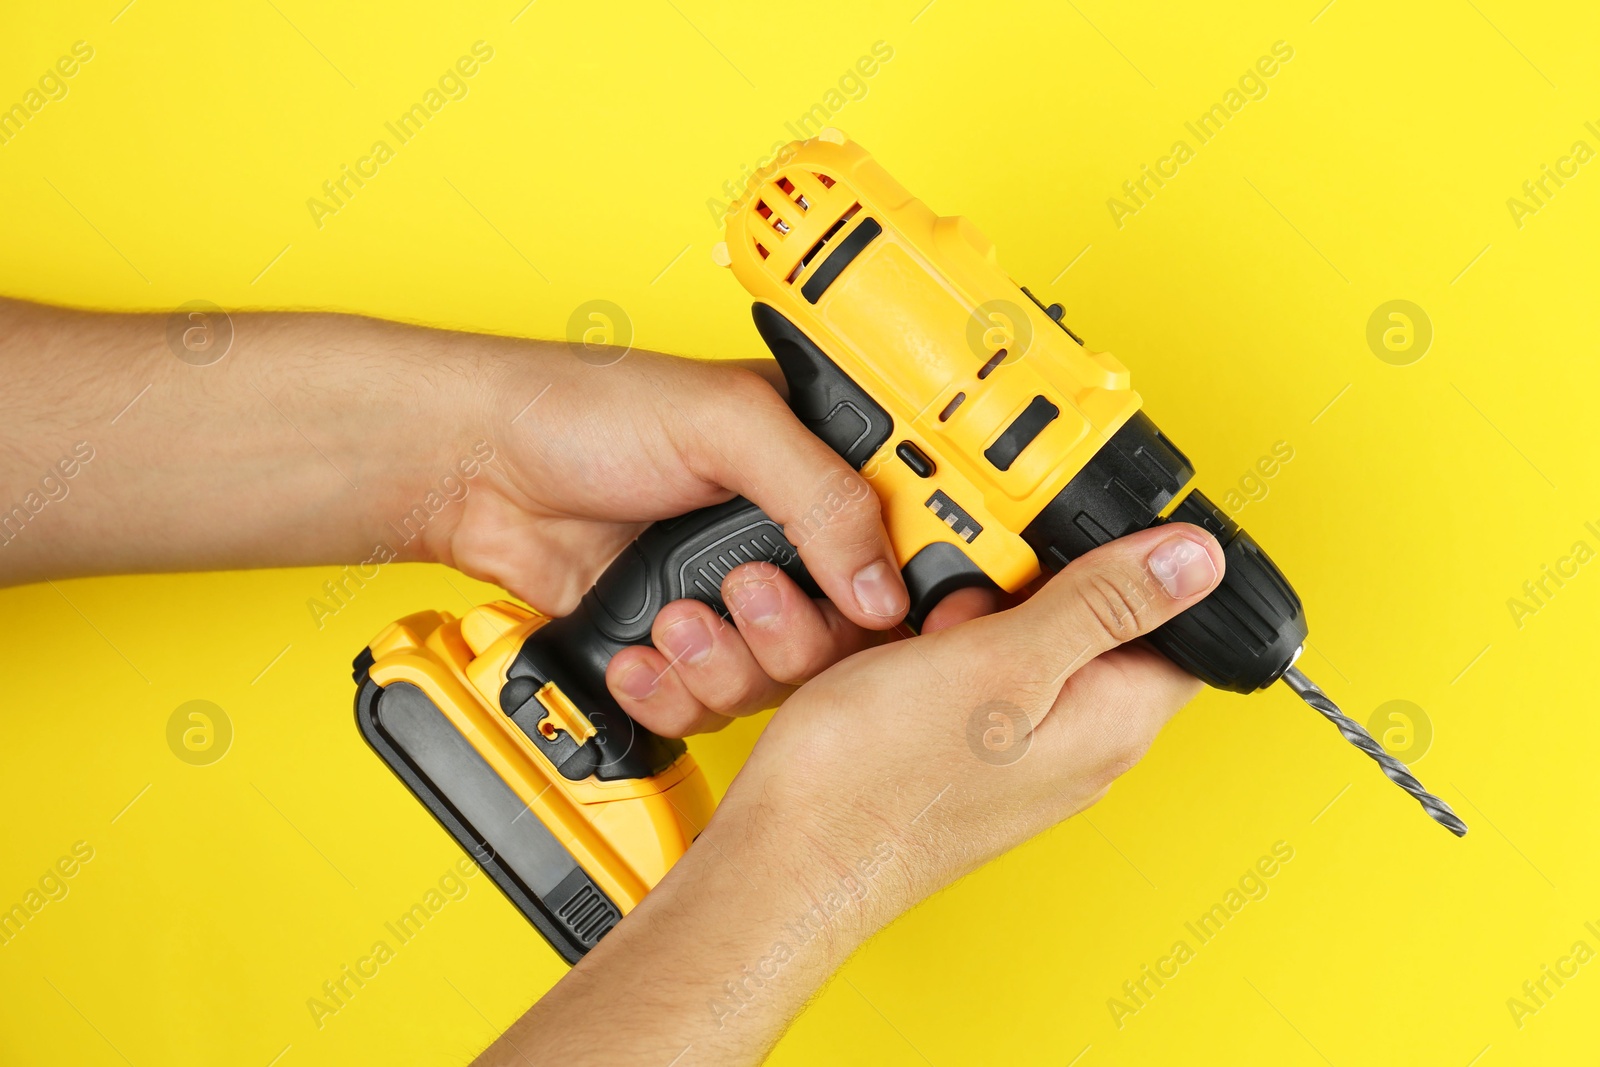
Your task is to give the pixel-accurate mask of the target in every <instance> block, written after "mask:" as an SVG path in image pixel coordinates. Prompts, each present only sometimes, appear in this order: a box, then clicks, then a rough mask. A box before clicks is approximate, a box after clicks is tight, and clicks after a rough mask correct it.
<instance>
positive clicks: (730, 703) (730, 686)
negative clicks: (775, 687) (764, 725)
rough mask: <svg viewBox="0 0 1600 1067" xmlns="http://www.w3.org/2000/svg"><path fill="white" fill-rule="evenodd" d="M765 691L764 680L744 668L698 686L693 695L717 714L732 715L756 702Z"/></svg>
mask: <svg viewBox="0 0 1600 1067" xmlns="http://www.w3.org/2000/svg"><path fill="white" fill-rule="evenodd" d="M700 690H704V692H702V691H700ZM765 691H766V685H765V680H764V679H762V678H761V677H759V675H758V673H757V672H755V671H752V670H744V671H739V672H737V673H735V674H733V675H731V676H728V677H724V678H720V679H717V680H716V681H714V682H712V683H711V684H709V685H704V686H700V687H698V688H697V690H696V692H695V696H697V697H698V698H699V700H700V703H702V704H704V705H705V706H706V708H708V709H709V710H711V711H713V712H715V713H717V714H718V715H733V714H736V713H738V712H740V711H744V710H746V709H748V708H750V707H751V706H752V705H753V704H755V703H757V702H758V701H759V700H760V698H761V696H762V694H763V693H765Z"/></svg>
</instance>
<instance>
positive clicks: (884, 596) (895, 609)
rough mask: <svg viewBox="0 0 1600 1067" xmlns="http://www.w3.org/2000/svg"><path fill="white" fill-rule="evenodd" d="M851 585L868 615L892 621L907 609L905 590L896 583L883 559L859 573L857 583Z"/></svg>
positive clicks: (857, 573) (856, 578)
mask: <svg viewBox="0 0 1600 1067" xmlns="http://www.w3.org/2000/svg"><path fill="white" fill-rule="evenodd" d="M850 584H851V587H852V588H853V589H854V590H855V594H856V603H857V604H860V605H861V610H862V611H864V612H866V613H867V614H868V615H876V616H878V617H880V618H885V619H892V618H895V617H896V616H898V615H899V614H900V613H901V612H902V611H904V610H905V608H906V593H905V590H904V589H903V588H901V585H900V583H899V582H897V581H895V576H894V574H893V573H892V572H891V571H890V570H889V564H888V563H886V562H884V561H883V560H881V559H880V560H879V561H878V562H876V563H871V564H868V565H867V566H865V567H862V568H861V569H860V570H859V571H857V572H856V577H855V581H853V582H851V583H850Z"/></svg>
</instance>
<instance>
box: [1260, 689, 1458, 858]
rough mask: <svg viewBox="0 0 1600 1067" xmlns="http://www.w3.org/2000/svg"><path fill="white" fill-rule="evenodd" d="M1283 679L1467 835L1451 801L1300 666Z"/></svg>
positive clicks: (1426, 806)
mask: <svg viewBox="0 0 1600 1067" xmlns="http://www.w3.org/2000/svg"><path fill="white" fill-rule="evenodd" d="M1283 681H1284V684H1285V685H1287V686H1288V687H1289V688H1290V689H1293V690H1294V691H1295V692H1296V693H1299V694H1300V699H1301V700H1304V701H1305V702H1306V703H1307V704H1310V705H1311V706H1312V707H1313V708H1316V709H1317V710H1318V711H1320V712H1321V713H1322V714H1323V715H1324V716H1326V718H1327V720H1328V721H1329V722H1331V723H1333V725H1335V726H1337V727H1338V728H1339V732H1340V733H1341V734H1343V735H1344V739H1345V740H1346V741H1348V742H1350V743H1351V744H1352V745H1354V746H1356V747H1357V748H1359V749H1360V750H1361V751H1363V752H1365V753H1366V754H1367V755H1369V756H1371V757H1372V758H1373V760H1375V761H1376V762H1377V764H1378V766H1380V767H1382V768H1383V773H1384V774H1387V775H1388V776H1389V780H1390V781H1391V782H1393V783H1394V784H1395V785H1397V786H1399V787H1400V788H1401V789H1404V790H1405V791H1406V792H1407V793H1410V794H1411V795H1412V796H1413V797H1415V798H1416V801H1417V803H1418V804H1421V805H1422V810H1423V811H1425V812H1427V813H1428V814H1429V815H1430V816H1431V817H1432V818H1433V821H1434V822H1436V823H1438V824H1439V825H1440V826H1443V827H1444V828H1445V829H1446V830H1449V831H1450V832H1451V833H1453V834H1455V835H1456V836H1457V837H1466V836H1467V824H1466V823H1464V822H1462V821H1461V817H1460V816H1459V815H1457V814H1456V813H1455V812H1453V811H1451V810H1450V805H1448V804H1446V803H1445V802H1444V801H1442V800H1440V799H1439V798H1438V797H1436V796H1434V795H1433V794H1432V793H1430V792H1428V791H1427V790H1426V789H1424V788H1422V783H1421V782H1419V781H1417V779H1416V776H1415V775H1413V774H1412V773H1411V772H1410V771H1409V770H1407V769H1406V765H1405V764H1404V763H1401V762H1400V761H1399V760H1397V759H1395V758H1394V757H1393V756H1391V755H1389V753H1387V752H1385V751H1384V750H1383V746H1382V745H1380V744H1378V742H1377V741H1376V740H1374V739H1373V736H1372V735H1371V734H1369V733H1367V731H1366V729H1365V728H1364V727H1363V726H1362V725H1361V724H1360V723H1358V722H1356V721H1355V720H1354V719H1352V718H1350V716H1348V715H1346V714H1345V713H1344V712H1342V711H1340V710H1339V705H1337V704H1335V703H1334V702H1333V701H1331V700H1329V699H1328V694H1326V693H1324V692H1323V691H1322V690H1321V689H1320V688H1318V687H1317V683H1315V682H1313V681H1312V680H1311V679H1310V678H1307V677H1306V676H1305V674H1304V673H1302V672H1301V671H1300V669H1299V668H1298V667H1290V668H1289V669H1288V670H1286V671H1284V672H1283Z"/></svg>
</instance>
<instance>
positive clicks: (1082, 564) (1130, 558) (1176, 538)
mask: <svg viewBox="0 0 1600 1067" xmlns="http://www.w3.org/2000/svg"><path fill="white" fill-rule="evenodd" d="M1222 568H1223V555H1222V549H1221V547H1220V546H1218V544H1217V542H1216V540H1215V539H1214V538H1213V537H1212V536H1211V535H1210V534H1208V533H1206V532H1205V531H1204V530H1202V529H1200V528H1199V527H1198V526H1191V525H1189V524H1187V523H1171V524H1168V525H1164V526H1159V527H1156V528H1154V529H1150V530H1141V531H1140V532H1138V533H1136V534H1131V535H1129V536H1128V537H1123V538H1120V539H1118V540H1116V541H1112V542H1111V543H1109V544H1106V545H1102V546H1101V547H1099V548H1097V549H1095V550H1094V551H1093V552H1089V553H1086V554H1084V555H1083V556H1080V557H1079V558H1077V559H1075V560H1073V561H1072V562H1071V563H1070V564H1068V565H1067V567H1066V568H1065V569H1064V570H1062V571H1061V573H1060V574H1058V575H1056V576H1055V577H1054V578H1052V579H1051V580H1050V581H1049V583H1048V584H1046V585H1045V587H1044V588H1043V589H1041V590H1040V591H1039V592H1038V593H1037V594H1036V595H1034V596H1033V597H1032V598H1031V599H1030V600H1028V601H1027V602H1026V603H1025V604H1023V605H1022V606H1021V607H1019V608H1017V609H1016V610H1015V612H1013V613H1009V614H1010V616H1011V617H1012V618H1013V619H1014V620H1015V622H1014V624H1015V625H1021V626H1023V627H1024V628H1025V629H1026V630H1027V631H1028V634H1029V637H1028V642H1027V643H1028V645H1029V646H1031V647H1034V648H1038V647H1039V645H1038V642H1039V641H1041V640H1042V641H1044V642H1046V643H1047V647H1046V648H1045V649H1044V650H1043V655H1044V660H1045V662H1046V663H1047V664H1050V665H1052V666H1053V669H1054V670H1056V671H1057V672H1059V673H1062V674H1070V673H1071V672H1073V671H1075V670H1077V669H1078V668H1079V667H1081V666H1082V665H1083V664H1085V663H1087V662H1089V661H1090V660H1092V659H1094V658H1095V657H1096V656H1098V655H1100V654H1101V653H1102V652H1105V651H1106V650H1108V649H1111V648H1115V647H1117V646H1118V645H1121V644H1125V643H1126V642H1128V641H1131V640H1133V639H1134V638H1136V637H1139V636H1142V635H1143V634H1147V633H1149V632H1150V631H1151V630H1154V629H1155V628H1156V627H1158V626H1160V625H1161V624H1162V623H1164V622H1166V621H1167V620H1169V619H1171V618H1172V617H1173V616H1175V615H1177V614H1178V613H1179V612H1181V611H1183V610H1184V609H1185V608H1188V607H1190V606H1191V605H1193V604H1195V603H1198V602H1199V601H1200V600H1201V599H1202V598H1204V597H1205V596H1206V594H1208V593H1210V592H1211V590H1213V589H1215V588H1216V586H1217V583H1218V582H1220V581H1221V580H1222Z"/></svg>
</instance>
